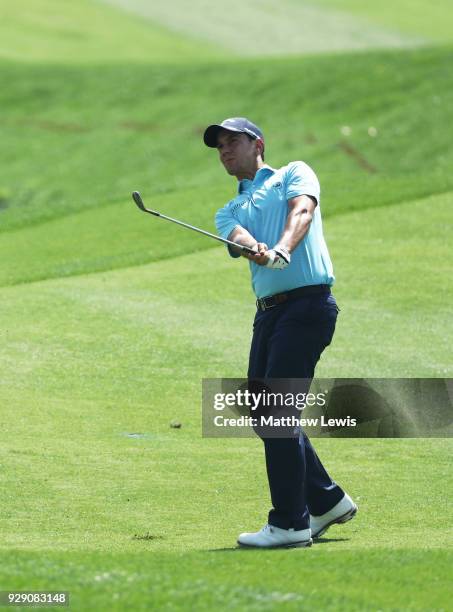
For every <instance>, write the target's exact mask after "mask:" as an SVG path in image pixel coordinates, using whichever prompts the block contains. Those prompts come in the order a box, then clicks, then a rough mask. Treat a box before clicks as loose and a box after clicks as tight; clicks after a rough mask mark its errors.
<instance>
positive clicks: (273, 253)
mask: <svg viewBox="0 0 453 612" xmlns="http://www.w3.org/2000/svg"><path fill="white" fill-rule="evenodd" d="M290 263H291V255H290V254H289V251H288V250H287V249H285V248H284V247H281V246H280V245H279V244H276V245H275V246H274V248H273V249H271V250H270V251H269V260H268V262H267V264H266V268H272V270H284V269H285V268H287V267H288V266H289V264H290Z"/></svg>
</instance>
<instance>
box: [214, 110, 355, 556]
mask: <svg viewBox="0 0 453 612" xmlns="http://www.w3.org/2000/svg"><path fill="white" fill-rule="evenodd" d="M204 142H205V144H206V145H207V146H208V147H212V148H216V149H217V150H218V152H219V157H220V161H221V162H222V164H223V166H224V167H225V169H226V171H227V172H228V174H230V175H232V176H235V177H236V178H237V180H238V181H239V186H238V187H239V188H238V195H237V196H236V197H235V198H234V199H232V200H231V201H230V202H229V203H228V204H226V206H224V207H223V208H221V209H220V210H219V211H218V212H217V214H216V226H217V230H218V232H219V234H220V236H222V237H223V238H226V239H228V240H230V241H232V242H235V243H238V244H241V245H244V246H247V247H249V248H252V249H253V250H254V251H255V254H249V253H247V252H242V253H240V252H238V250H237V249H236V248H235V247H231V246H229V247H228V249H229V252H230V255H231V256H232V257H240V256H241V255H242V256H244V257H246V258H247V259H249V261H250V271H251V275H252V286H253V290H254V292H255V294H256V297H257V313H256V316H255V321H254V331H253V338H252V345H251V350H250V360H249V368H248V378H249V379H253V378H269V379H272V378H274V379H283V378H292V379H310V380H311V379H312V378H313V376H314V371H315V366H316V363H317V362H318V360H319V358H320V356H321V353H322V352H323V350H324V349H325V348H326V346H328V345H329V344H330V342H331V340H332V337H333V333H334V330H335V323H336V319H337V314H338V307H337V304H336V301H335V299H334V297H333V295H332V293H331V289H330V287H331V285H332V284H333V282H334V279H335V277H334V275H333V269H332V263H331V261H330V257H329V253H328V250H327V246H326V243H325V241H324V237H323V230H322V220H321V211H320V199H319V195H320V187H319V182H318V179H317V177H316V175H315V173H314V172H313V170H312V169H311V168H310V167H309V166H308V165H307V164H305V163H304V162H301V161H295V162H291V163H289V164H288V165H287V166H283V167H282V168H279V169H274V168H271V167H270V166H269V165H267V164H265V163H264V137H263V134H262V132H261V130H260V129H259V128H258V127H257V126H256V125H255V124H253V123H252V122H251V121H249V120H248V119H246V118H244V117H233V118H230V119H225V120H224V121H223V122H222V123H220V124H215V125H210V126H209V127H208V128H207V129H206V131H205V132H204ZM262 439H263V442H264V449H265V456H266V468H267V475H268V481H269V488H270V494H271V499H272V504H273V508H272V509H271V511H270V512H269V516H268V522H267V524H266V525H265V527H264V528H263V529H261V530H260V531H258V532H255V533H242V534H241V535H240V536H239V538H238V543H239V544H240V545H242V546H252V547H259V548H275V547H290V546H309V545H310V544H311V543H312V537H313V538H316V537H319V536H320V535H322V534H323V533H324V532H325V531H326V530H327V529H328V528H329V527H330V525H333V524H334V523H343V522H346V521H347V520H349V519H351V518H353V516H354V515H355V513H356V511H357V506H356V505H355V503H354V502H353V501H352V499H351V498H350V497H349V495H348V494H347V493H345V492H344V491H343V490H342V489H341V488H340V487H339V486H338V485H337V484H336V483H335V482H334V481H333V480H332V479H331V478H330V476H329V475H328V473H327V471H326V470H325V468H324V467H323V465H322V463H321V461H320V460H319V458H318V456H317V455H316V453H315V451H314V449H313V446H312V445H311V443H310V441H309V439H308V437H307V436H306V435H305V433H302V432H301V434H300V436H299V435H298V436H292V437H284V438H282V437H263V438H262Z"/></svg>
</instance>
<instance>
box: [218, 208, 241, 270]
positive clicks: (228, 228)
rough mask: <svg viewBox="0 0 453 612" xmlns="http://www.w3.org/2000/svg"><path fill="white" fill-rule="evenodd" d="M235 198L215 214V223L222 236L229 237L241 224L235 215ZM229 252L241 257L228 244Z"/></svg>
mask: <svg viewBox="0 0 453 612" xmlns="http://www.w3.org/2000/svg"><path fill="white" fill-rule="evenodd" d="M233 207H234V200H231V202H228V204H226V205H225V206H224V207H223V208H220V209H219V210H218V211H217V213H216V215H215V224H216V227H217V231H218V233H219V235H220V236H221V237H222V238H228V236H229V235H230V234H231V232H232V231H233V230H234V228H235V227H237V226H238V225H240V223H239V221H238V219H237V218H236V217H235V215H234V209H233ZM227 248H228V253H229V254H230V255H231V257H234V258H236V257H240V254H239V253H235V252H234V251H232V250H231V248H230V246H228V245H227Z"/></svg>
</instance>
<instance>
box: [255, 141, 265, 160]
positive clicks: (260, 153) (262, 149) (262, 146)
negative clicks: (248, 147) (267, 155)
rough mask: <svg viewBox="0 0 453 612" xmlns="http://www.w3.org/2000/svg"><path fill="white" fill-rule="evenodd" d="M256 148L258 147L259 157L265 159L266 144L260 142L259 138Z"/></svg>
mask: <svg viewBox="0 0 453 612" xmlns="http://www.w3.org/2000/svg"><path fill="white" fill-rule="evenodd" d="M256 147H257V153H258V154H259V155H261V157H263V153H264V142H263V141H262V140H260V139H259V138H257V140H256Z"/></svg>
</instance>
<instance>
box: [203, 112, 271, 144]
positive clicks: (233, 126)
mask: <svg viewBox="0 0 453 612" xmlns="http://www.w3.org/2000/svg"><path fill="white" fill-rule="evenodd" d="M222 129H223V130H228V131H230V132H240V133H242V134H248V135H249V136H251V137H252V138H254V139H255V140H258V139H259V140H262V141H263V142H264V136H263V132H262V131H261V130H260V128H259V127H258V126H257V125H255V124H254V123H252V122H251V121H249V120H248V119H246V118H245V117H231V118H230V119H225V120H224V121H222V123H215V124H214V125H210V126H209V127H207V128H206V130H205V132H204V136H203V140H204V143H205V145H206V146H208V147H212V148H214V149H215V148H216V147H217V136H218V133H219V132H220V130H222Z"/></svg>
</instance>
